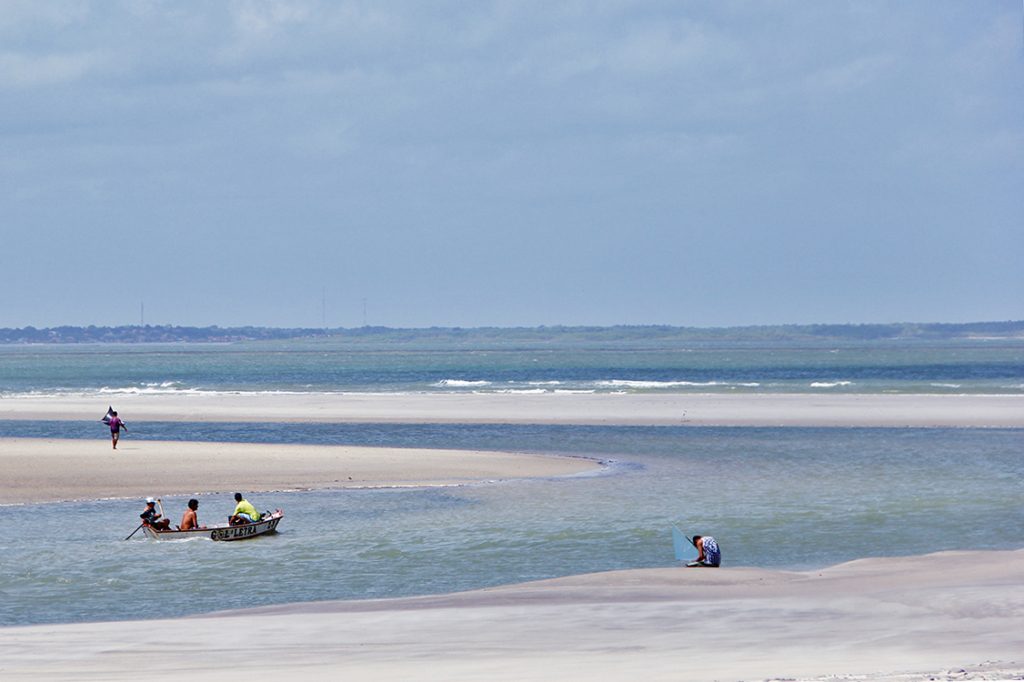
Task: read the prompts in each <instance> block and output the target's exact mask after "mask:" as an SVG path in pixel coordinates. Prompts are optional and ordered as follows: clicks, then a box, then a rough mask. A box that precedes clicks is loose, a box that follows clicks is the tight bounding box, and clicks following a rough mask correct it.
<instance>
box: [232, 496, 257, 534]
mask: <svg viewBox="0 0 1024 682" xmlns="http://www.w3.org/2000/svg"><path fill="white" fill-rule="evenodd" d="M235 502H237V503H238V504H236V505H235V511H234V513H232V514H231V517H230V518H229V519H228V523H230V524H231V525H232V526H239V525H241V524H243V523H256V522H257V521H259V520H260V513H259V512H258V511H256V507H254V506H252V505H251V504H250V503H249V501H248V500H247V499H245V498H244V497H242V493H235Z"/></svg>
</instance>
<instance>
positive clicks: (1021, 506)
mask: <svg viewBox="0 0 1024 682" xmlns="http://www.w3.org/2000/svg"><path fill="white" fill-rule="evenodd" d="M44 427H45V428H44V431H46V429H49V432H43V433H40V431H39V423H36V434H35V435H44V436H45V435H62V436H65V437H66V436H69V435H73V434H71V433H68V429H71V430H73V427H71V426H68V425H66V424H64V425H62V423H59V422H53V423H50V424H49V425H48V426H46V425H44ZM17 428H18V427H17V424H16V423H14V424H13V425H8V427H7V429H8V434H5V435H9V430H10V429H17ZM161 428H165V429H166V431H167V432H168V433H170V432H172V431H173V430H174V429H175V428H177V427H174V426H171V425H167V426H166V427H160V426H158V425H154V424H148V425H146V428H145V429H139V431H142V432H145V434H144V435H145V436H146V437H154V438H166V437H168V433H161ZM232 430H236V431H237V434H242V435H245V436H247V437H250V438H252V439H258V440H264V441H271V442H274V441H276V442H284V441H285V440H288V442H297V441H298V442H318V443H342V442H344V443H352V444H366V443H367V442H368V441H369V442H372V443H373V444H381V445H403V444H408V443H407V441H413V440H415V441H416V444H417V445H419V446H421V447H450V448H460V447H461V448H503V449H510V450H518V451H557V452H562V453H574V454H584V455H588V456H594V457H598V458H602V459H610V460H613V461H614V462H615V464H614V465H613V466H612V467H611V469H610V471H611V473H610V475H605V476H579V477H572V478H566V479H554V480H536V481H512V482H503V483H496V484H482V485H473V486H464V487H457V488H437V489H412V490H409V489H402V490H353V491H317V492H303V493H252V494H251V495H249V496H248V497H249V499H250V500H251V501H252V502H253V503H254V504H255V505H256V506H257V507H258V508H260V509H267V508H271V509H272V508H275V507H281V508H283V509H284V510H285V518H284V520H283V521H282V523H281V526H280V528H279V531H280V532H279V533H277V534H276V535H272V536H266V537H261V538H258V539H254V540H251V541H245V542H235V543H218V542H210V541H208V540H204V539H193V540H185V541H181V542H153V541H149V540H146V539H144V538H143V537H142V534H141V533H139V534H137V535H136V536H135V537H133V538H132V539H131V540H129V541H127V542H126V541H124V537H125V536H126V535H128V534H129V533H130V532H131V531H132V529H133V528H135V526H136V525H137V519H138V514H139V512H140V511H141V510H142V506H143V505H142V502H141V498H142V497H143V496H145V495H148V494H153V495H157V494H160V491H159V482H158V481H154V482H153V489H152V490H145V491H139V495H140V499H139V500H113V501H103V502H77V503H65V504H44V505H29V506H8V507H0V563H2V570H0V623H2V624H4V625H12V624H27V623H43V622H65V621H82V620H112V619H130V618H155V617H161V616H177V615H182V614H190V613H200V612H208V611H214V610H220V609H230V608H238V607H245V606H255V605H261V604H271V603H283V602H291V601H307V600H318V599H353V598H376V597H394V596H401V595H413V594H430V593H439V592H450V591H454V590H465V589H472V588H478V587H483V586H489V585H497V584H503V583H511V582H519V581H524V580H532V579H539V578H549V577H554V576H560V575H567V574H573V573H582V572H588V571H601V570H609V569H618V568H636V567H651V566H669V565H672V564H673V556H672V542H671V537H670V534H669V528H670V526H671V525H672V524H673V523H675V524H678V525H679V526H680V527H681V528H682V529H683V530H684V531H686V532H698V533H704V534H713V535H715V536H716V537H717V538H718V539H719V542H720V544H721V545H722V548H723V554H724V558H725V565H727V566H729V565H732V566H735V565H758V566H768V567H791V568H801V567H813V566H824V565H828V564H833V563H837V562H840V561H844V560H848V559H853V558H857V557H862V556H877V555H894V554H917V553H924V552H930V551H936V550H941V549H952V548H965V547H967V548H979V549H981V548H1016V547H1021V546H1024V499H1022V496H1021V495H1020V482H1021V480H1024V458H1022V456H1021V453H1022V452H1024V447H1022V446H1024V430H1015V429H1005V430H966V429H932V430H914V429H792V428H788V429H751V428H746V429H743V428H734V429H724V428H723V429H714V428H686V427H566V426H550V427H548V426H456V425H448V426H442V425H434V426H411V425H396V426H366V425H289V426H287V427H281V426H276V425H255V426H253V425H246V426H245V427H242V426H241V425H237V426H233V425H196V428H195V429H193V428H192V427H191V426H190V431H189V433H188V437H189V438H190V439H198V440H219V439H225V440H239V439H240V438H228V437H225V434H226V433H227V432H230V431H232ZM237 434H236V435H237ZM254 434H255V435H254ZM142 435H143V434H142V433H139V432H135V431H133V438H139V437H142ZM188 497H189V496H183V497H167V496H164V498H163V500H164V506H165V508H166V510H167V514H168V516H170V517H171V518H172V519H174V520H175V521H176V520H177V519H178V518H180V515H181V512H182V511H183V509H184V506H185V502H186V501H187V499H188ZM199 499H200V520H201V521H203V522H207V523H213V522H219V521H222V520H223V518H224V517H226V516H227V514H229V513H230V511H231V510H232V509H233V506H234V502H233V500H231V498H230V495H228V494H219V495H204V496H200V497H199Z"/></svg>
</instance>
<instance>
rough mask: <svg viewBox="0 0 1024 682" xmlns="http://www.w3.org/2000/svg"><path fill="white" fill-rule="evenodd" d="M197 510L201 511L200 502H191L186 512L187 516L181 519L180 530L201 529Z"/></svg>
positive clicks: (193, 500)
mask: <svg viewBox="0 0 1024 682" xmlns="http://www.w3.org/2000/svg"><path fill="white" fill-rule="evenodd" d="M197 509H199V500H195V499H192V500H189V501H188V509H186V510H185V514H184V515H183V516H182V517H181V525H180V526H178V529H179V530H192V529H194V528H199V516H198V514H196V510H197Z"/></svg>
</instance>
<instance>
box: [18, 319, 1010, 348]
mask: <svg viewBox="0 0 1024 682" xmlns="http://www.w3.org/2000/svg"><path fill="white" fill-rule="evenodd" d="M978 338H996V339H1016V340H1024V321H1008V322H970V323H961V324H952V323H923V324H919V323H899V324H811V325H765V326H749V327H707V328H702V327H673V326H668V325H620V326H612V327H570V326H540V327H469V328H463V327H430V328H416V329H402V328H392V327H357V328H351V329H345V328H337V329H317V328H301V327H300V328H279V327H218V326H212V327H179V326H174V325H132V326H121V327H96V326H91V325H90V326H88V327H72V326H63V327H47V328H43V329H37V328H35V327H22V328H20V329H4V328H0V344H38V343H52V344H67V343H230V342H238V341H275V340H290V339H311V340H316V339H331V340H336V341H342V342H351V343H353V344H362V343H374V344H378V343H385V344H396V345H405V344H426V345H435V344H444V345H454V346H461V345H478V346H494V347H502V348H509V347H514V346H516V345H517V344H524V345H530V346H531V347H536V346H544V345H546V344H555V343H559V342H561V343H585V344H590V345H593V346H594V347H601V346H604V345H606V344H616V345H621V344H625V345H636V346H638V347H639V346H650V345H662V344H667V343H704V342H707V343H721V342H732V343H753V342H769V341H791V342H800V341H807V342H815V341H820V342H826V341H835V342H841V341H847V342H856V341H886V340H889V341H899V340H925V341H927V340H950V339H964V340H967V339H978Z"/></svg>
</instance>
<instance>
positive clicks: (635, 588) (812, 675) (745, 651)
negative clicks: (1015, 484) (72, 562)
mask: <svg viewBox="0 0 1024 682" xmlns="http://www.w3.org/2000/svg"><path fill="white" fill-rule="evenodd" d="M299 676H301V677H302V679H306V680H333V679H355V680H411V679H416V680H763V679H786V680H812V679H813V680H825V679H828V680H900V681H901V682H912V681H915V680H969V679H974V680H977V679H987V680H1011V679H1018V680H1019V679H1024V550H1018V551H1012V552H1006V551H1004V552H983V553H965V552H947V553H940V554H933V555H928V556H919V557H904V558H888V559H862V560H859V561H854V562H851V563H847V564H842V565H839V566H835V567H832V568H828V569H824V570H820V571H812V572H803V573H790V572H780V571H766V570H759V569H752V568H722V569H717V570H715V569H686V568H665V569H650V570H632V571H621V572H609V573H599V574H591V575H580V576H573V577H568V578H561V579H556V580H547V581H543V582H536V583H527V584H523V585H515V586H509V587H501V588H495V589H489V590H480V591H474V592H467V593H460V594H451V595H442V596H435V597H420V598H409V599H392V600H380V601H352V602H316V603H308V604H289V605H282V606H275V607H266V608H261V609H253V610H249V611H235V612H226V613H219V614H210V615H207V616H200V617H193V618H181V619H175V620H155V621H147V622H114V623H79V624H72V625H45V626H33V627H16V628H4V629H0V677H2V678H3V679H5V680H40V679H46V680H55V681H56V680H132V679H139V678H140V677H142V678H144V679H147V680H172V679H175V680H176V679H190V680H221V679H244V680H284V679H295V678H296V677H299Z"/></svg>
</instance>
